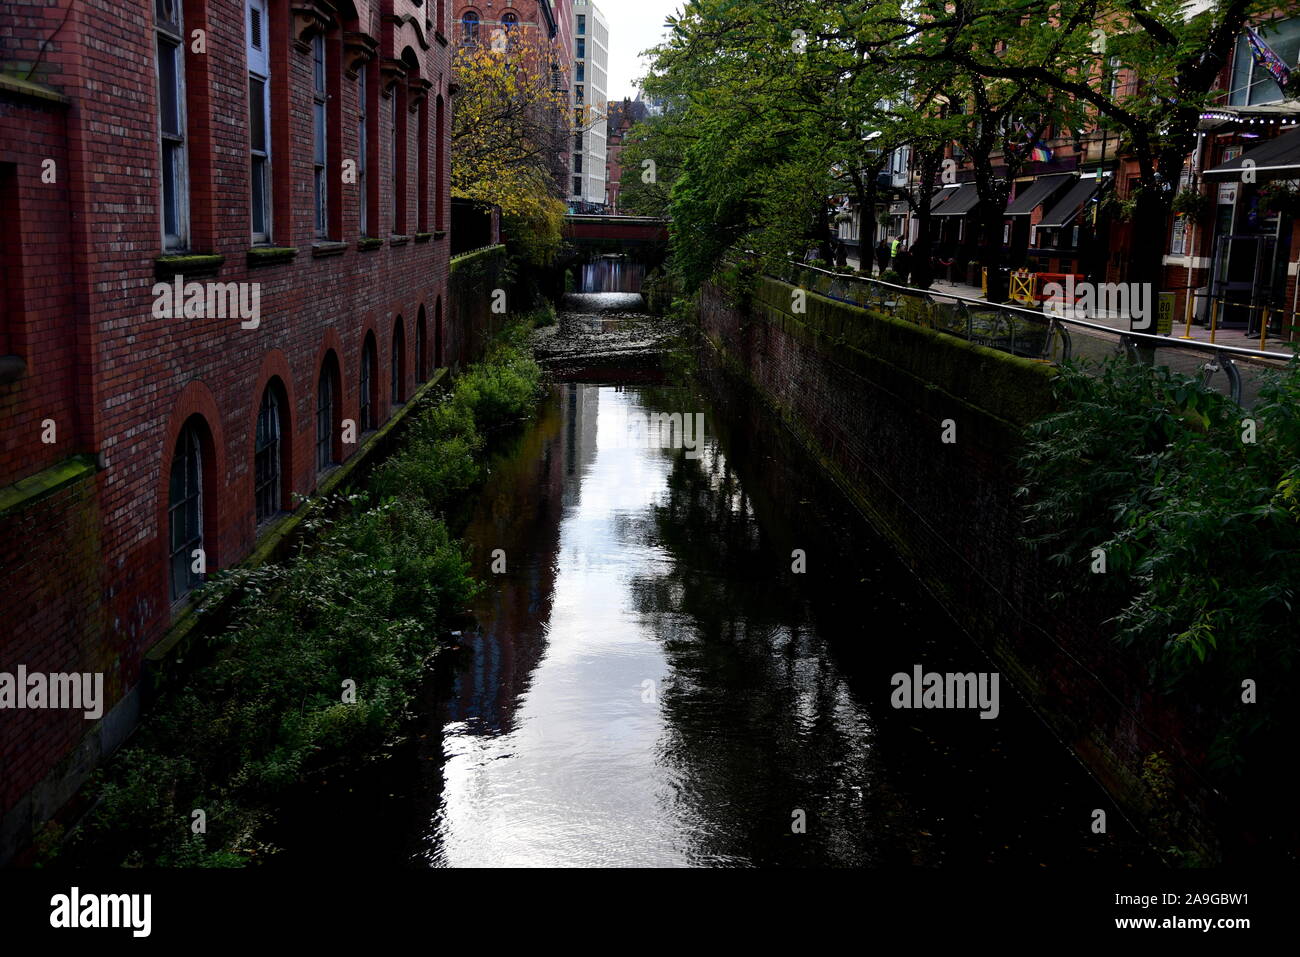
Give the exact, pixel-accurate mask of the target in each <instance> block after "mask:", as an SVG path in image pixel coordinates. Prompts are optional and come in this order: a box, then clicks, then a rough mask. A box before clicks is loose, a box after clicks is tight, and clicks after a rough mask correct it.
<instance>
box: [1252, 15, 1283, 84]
mask: <svg viewBox="0 0 1300 957" xmlns="http://www.w3.org/2000/svg"><path fill="white" fill-rule="evenodd" d="M1246 42H1247V43H1249V44H1250V55H1251V56H1252V57H1253V58H1254V60H1255V63H1256V65H1258V66H1262V67H1263V68H1264V69H1265V70H1267V71H1268V74H1269V76H1271V77H1272V78H1273V79H1274V80H1276V81H1277V85H1278V86H1280V87H1281V88H1282V89H1284V90H1285V89H1286V88H1287V84H1288V82H1289V81H1290V79H1291V68H1290V67H1289V66H1287V65H1286V63H1285V62H1283V60H1282V58H1281V57H1280V56H1278V55H1277V54H1276V53H1274V52H1273V48H1272V47H1271V46H1269V45H1268V44H1267V43H1265V42H1264V38H1263V37H1261V36H1260V35H1259V34H1258V33H1256V32H1255V28H1254V27H1250V26H1248V27H1246Z"/></svg>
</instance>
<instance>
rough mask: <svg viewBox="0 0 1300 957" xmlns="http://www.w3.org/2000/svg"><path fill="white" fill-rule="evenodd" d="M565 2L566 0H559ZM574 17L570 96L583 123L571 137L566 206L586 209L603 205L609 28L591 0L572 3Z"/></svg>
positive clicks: (578, 0) (573, 1) (572, 0)
mask: <svg viewBox="0 0 1300 957" xmlns="http://www.w3.org/2000/svg"><path fill="white" fill-rule="evenodd" d="M561 2H566V0H561ZM571 2H572V15H573V94H572V97H571V102H572V104H573V111H574V117H575V119H576V118H578V117H579V116H580V115H581V116H583V117H584V120H585V122H584V123H583V128H582V130H581V131H580V132H577V133H575V134H574V139H573V164H572V179H573V182H572V183H571V184H570V187H571V189H570V193H569V204H570V206H573V207H575V208H579V209H583V210H588V209H591V208H593V207H599V208H603V207H604V205H605V159H606V125H605V119H604V115H605V111H606V109H607V106H608V104H607V103H606V100H605V97H606V93H607V90H608V88H609V81H608V77H609V27H608V26H607V24H606V23H605V17H604V15H603V14H602V13H601V12H600V11H599V10H598V9H596V6H595V5H594V4H593V3H591V2H590V0H571Z"/></svg>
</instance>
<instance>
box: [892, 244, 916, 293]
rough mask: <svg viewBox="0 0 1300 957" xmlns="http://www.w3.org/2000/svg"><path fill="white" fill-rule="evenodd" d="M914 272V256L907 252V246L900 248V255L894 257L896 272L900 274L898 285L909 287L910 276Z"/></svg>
mask: <svg viewBox="0 0 1300 957" xmlns="http://www.w3.org/2000/svg"><path fill="white" fill-rule="evenodd" d="M911 271H912V254H911V253H910V252H908V251H907V246H905V245H900V246H899V247H898V255H897V256H895V257H894V272H896V273H898V284H899V285H900V286H906V285H907V277H908V274H909V273H911Z"/></svg>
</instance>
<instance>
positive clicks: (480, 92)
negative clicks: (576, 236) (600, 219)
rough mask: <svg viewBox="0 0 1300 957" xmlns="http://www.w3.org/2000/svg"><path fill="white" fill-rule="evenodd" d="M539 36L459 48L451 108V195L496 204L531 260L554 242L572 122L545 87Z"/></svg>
mask: <svg viewBox="0 0 1300 957" xmlns="http://www.w3.org/2000/svg"><path fill="white" fill-rule="evenodd" d="M549 62H550V55H549V52H548V51H547V49H546V48H545V45H544V44H543V43H542V41H541V40H539V39H537V38H535V37H533V36H531V35H527V34H526V35H523V36H519V37H513V38H511V41H510V43H508V44H507V43H496V42H494V43H491V44H479V45H474V46H466V47H462V48H461V50H460V51H459V53H458V54H457V56H456V60H455V64H454V69H455V73H456V82H457V83H458V84H459V87H460V89H459V92H457V94H456V97H455V100H454V103H453V110H452V128H451V139H452V147H451V148H452V153H451V155H452V165H451V191H452V195H453V196H457V197H460V198H465V199H472V200H476V201H478V202H481V203H489V204H496V205H498V206H500V207H501V215H502V220H503V223H504V225H505V226H506V230H507V233H508V234H509V235H510V236H511V237H512V239H514V240H516V241H517V242H518V244H519V246H520V249H519V250H518V251H519V252H520V253H521V254H522V256H523V257H524V258H525V259H526V260H527V261H531V262H535V263H542V262H546V261H548V260H549V259H550V258H551V256H553V255H554V253H555V251H556V250H557V249H558V248H559V245H560V239H561V225H562V219H563V216H564V209H565V207H564V203H563V202H562V201H561V200H560V198H559V195H558V194H559V189H560V186H559V184H560V183H561V182H562V181H563V177H564V175H565V173H564V170H563V166H562V164H561V162H560V160H561V157H562V156H563V155H564V154H565V153H566V152H567V150H568V142H569V138H570V136H571V131H572V127H571V126H570V125H569V110H568V103H567V102H566V97H565V95H564V94H563V93H561V92H559V91H556V90H553V89H552V88H551V83H550V77H549V74H548V71H546V70H544V69H542V68H541V67H540V66H539V64H547V63H549Z"/></svg>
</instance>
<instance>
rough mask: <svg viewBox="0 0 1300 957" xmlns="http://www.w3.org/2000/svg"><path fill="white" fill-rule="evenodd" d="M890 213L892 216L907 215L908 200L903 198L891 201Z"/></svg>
mask: <svg viewBox="0 0 1300 957" xmlns="http://www.w3.org/2000/svg"><path fill="white" fill-rule="evenodd" d="M889 215H890V216H906V215H907V200H905V199H902V200H898V201H897V202H894V203H890V204H889Z"/></svg>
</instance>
